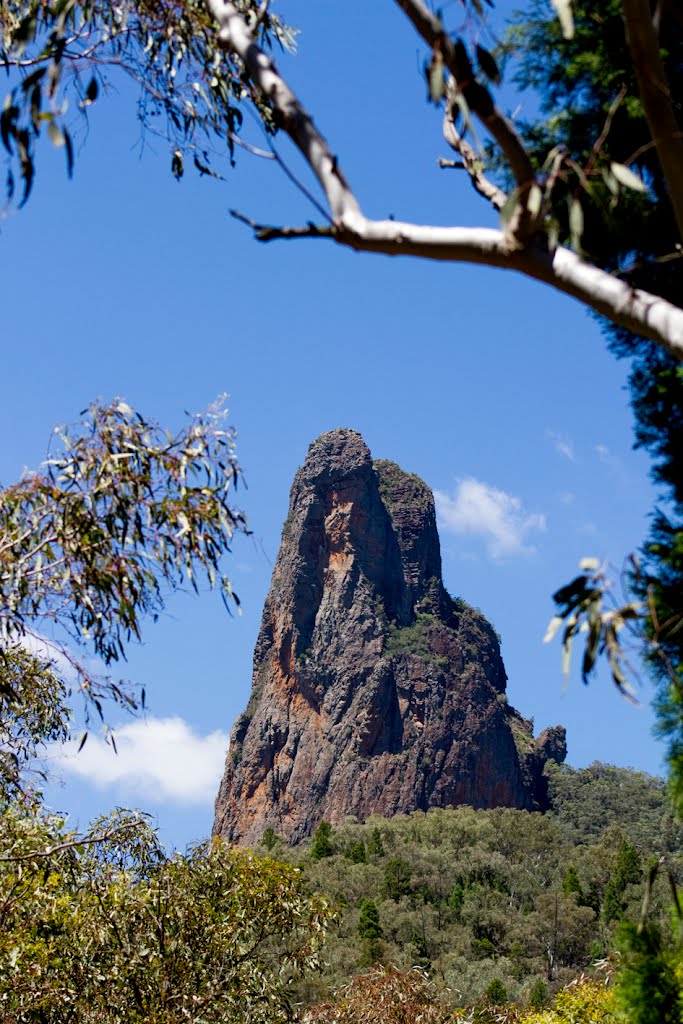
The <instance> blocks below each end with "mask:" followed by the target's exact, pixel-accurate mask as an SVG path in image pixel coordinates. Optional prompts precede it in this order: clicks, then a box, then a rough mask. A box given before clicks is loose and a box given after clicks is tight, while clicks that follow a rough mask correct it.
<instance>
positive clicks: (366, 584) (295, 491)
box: [214, 430, 566, 844]
mask: <svg viewBox="0 0 683 1024" xmlns="http://www.w3.org/2000/svg"><path fill="white" fill-rule="evenodd" d="M506 682H507V677H506V674H505V668H504V666H503V662H502V659H501V656H500V648H499V643H498V639H497V637H496V633H495V631H494V630H493V628H492V626H491V625H490V623H489V622H487V620H486V619H485V618H484V616H483V615H482V614H481V612H479V611H477V610H475V609H474V608H471V607H469V605H467V604H466V603H465V602H464V601H462V600H460V599H456V600H454V599H453V598H451V597H450V596H449V595H448V593H447V592H446V590H445V588H444V586H443V582H442V579H441V552H440V547H439V538H438V534H437V530H436V519H435V514H434V499H433V497H432V493H431V491H430V490H429V488H428V487H427V485H426V484H424V483H423V482H422V480H420V479H419V478H418V477H416V476H413V475H412V474H409V473H405V472H403V470H401V469H400V468H399V467H398V466H397V465H395V463H392V462H385V461H377V462H373V461H372V458H371V456H370V452H369V451H368V448H367V446H366V445H365V442H364V441H363V438H362V437H361V436H360V434H358V433H356V431H353V430H333V431H331V432H330V433H328V434H323V435H322V437H319V438H318V440H317V441H315V442H314V443H313V444H312V445H311V447H310V449H309V451H308V455H307V457H306V461H305V462H304V465H303V466H302V467H301V469H300V470H299V472H298V473H297V475H296V478H295V480H294V485H293V487H292V492H291V496H290V504H289V515H288V517H287V520H286V522H285V524H284V528H283V531H282V545H281V548H280V552H279V555H278V558H277V562H276V564H275V569H274V571H273V579H272V583H271V588H270V592H269V594H268V597H267V599H266V604H265V608H264V611H263V620H262V623H261V630H260V633H259V637H258V641H257V643H256V650H255V653H254V676H253V683H252V693H251V698H250V700H249V704H248V707H247V710H246V711H245V712H244V713H243V714H241V715H240V716H239V717H238V719H237V721H236V722H235V725H234V727H233V730H232V736H231V740H230V750H229V752H228V757H227V762H226V769H225V775H224V777H223V781H222V782H221V786H220V790H219V793H218V797H217V800H216V818H215V824H214V833H216V834H218V835H222V836H225V837H227V838H228V839H230V840H232V841H234V842H237V843H243V844H254V843H256V842H258V840H259V839H260V837H261V836H262V834H263V832H264V830H265V829H266V828H268V827H272V828H273V829H274V830H275V831H276V832H277V833H279V834H280V835H282V836H284V837H285V838H286V839H287V840H288V841H289V842H297V841H299V840H300V839H302V838H303V837H305V836H307V835H309V834H310V833H311V832H312V831H313V830H314V829H315V828H316V826H317V825H318V823H319V822H320V820H321V819H323V818H325V819H326V820H328V821H330V822H332V823H337V822H340V821H341V820H343V819H344V818H345V817H346V816H347V815H355V816H356V817H358V818H360V819H364V818H366V817H367V816H368V815H370V814H381V815H385V816H390V815H393V814H398V813H407V812H410V811H413V810H416V809H422V810H426V809H427V808H428V807H446V806H448V805H456V804H463V803H467V804H471V805H472V806H473V807H495V806H506V807H519V808H527V809H529V810H533V809H543V807H544V805H545V800H546V795H545V785H544V781H545V780H544V777H543V766H544V764H545V762H546V760H548V759H553V760H556V761H562V760H563V759H564V756H565V752H566V745H565V734H564V729H563V728H562V727H561V726H556V727H555V728H554V729H550V730H545V732H544V733H542V734H541V736H539V737H538V739H537V740H534V738H533V732H532V724H531V722H529V721H527V720H526V719H525V718H523V717H522V716H521V715H520V714H519V713H518V712H517V711H515V710H514V709H513V708H511V707H510V706H509V704H508V703H507V699H506V696H505V686H506Z"/></svg>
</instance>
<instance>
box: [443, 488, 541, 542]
mask: <svg viewBox="0 0 683 1024" xmlns="http://www.w3.org/2000/svg"><path fill="white" fill-rule="evenodd" d="M434 498H435V501H436V508H437V512H438V514H439V520H440V525H441V527H442V529H444V530H448V531H450V532H452V533H459V534H473V535H475V536H479V537H482V538H483V539H484V540H485V541H486V546H487V549H488V553H489V554H490V555H491V557H492V558H496V559H497V558H502V557H504V556H505V555H528V554H532V553H533V552H534V551H535V548H534V547H533V545H529V544H527V543H526V539H527V536H528V535H529V534H530V533H534V532H538V531H543V530H545V528H546V520H545V516H544V515H540V514H539V513H531V514H529V513H527V512H526V511H525V509H524V507H523V505H522V502H521V500H520V499H519V498H516V497H515V496H514V495H513V494H508V493H507V492H506V491H501V490H499V489H498V488H497V487H492V486H491V485H490V484H485V483H483V482H482V481H481V480H475V479H474V477H466V478H465V479H463V480H458V481H457V482H456V488H455V491H454V493H453V496H451V495H449V494H445V493H444V492H443V491H435V492H434Z"/></svg>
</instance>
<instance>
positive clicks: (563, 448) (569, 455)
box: [545, 430, 576, 462]
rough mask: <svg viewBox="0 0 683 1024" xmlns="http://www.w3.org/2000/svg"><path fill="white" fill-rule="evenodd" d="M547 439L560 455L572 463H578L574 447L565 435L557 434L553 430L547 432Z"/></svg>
mask: <svg viewBox="0 0 683 1024" xmlns="http://www.w3.org/2000/svg"><path fill="white" fill-rule="evenodd" d="M545 433H546V437H547V438H548V440H549V441H552V444H553V447H554V449H555V451H556V452H557V454H558V455H562V456H564V458H565V459H569V461H570V462H576V453H575V451H574V445H573V444H572V442H571V441H570V440H569V438H568V437H567V436H566V435H565V434H556V433H555V431H553V430H546V432H545Z"/></svg>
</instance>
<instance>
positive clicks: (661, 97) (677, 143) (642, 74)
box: [622, 0, 683, 239]
mask: <svg viewBox="0 0 683 1024" xmlns="http://www.w3.org/2000/svg"><path fill="white" fill-rule="evenodd" d="M622 11H623V15H624V23H625V25H626V39H627V42H628V48H629V52H630V54H631V60H632V61H633V69H634V71H635V74H636V79H637V81H638V92H639V93H640V99H641V101H642V104H643V110H644V111H645V117H646V118H647V123H648V127H649V129H650V134H651V136H652V138H653V140H654V142H655V145H656V147H657V156H658V157H659V162H660V164H661V167H662V171H663V172H664V179H665V181H666V184H667V188H668V191H669V199H670V201H671V206H672V208H673V211H674V216H675V218H676V224H677V225H678V231H679V234H680V236H681V239H683V138H682V137H681V129H680V127H679V125H678V122H677V120H676V112H675V108H674V101H673V97H672V95H671V89H670V87H669V83H668V81H667V78H666V72H665V70H664V64H663V63H662V58H661V55H660V52H659V42H658V39H657V35H656V33H655V28H654V25H653V24H652V15H651V13H650V4H649V3H648V0H622Z"/></svg>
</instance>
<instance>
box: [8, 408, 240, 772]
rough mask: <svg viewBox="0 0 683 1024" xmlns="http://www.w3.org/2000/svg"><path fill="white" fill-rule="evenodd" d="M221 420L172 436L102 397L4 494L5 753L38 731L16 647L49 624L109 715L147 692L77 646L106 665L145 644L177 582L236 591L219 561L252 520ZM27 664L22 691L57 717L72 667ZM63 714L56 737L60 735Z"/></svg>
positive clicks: (205, 420) (93, 703) (194, 424)
mask: <svg viewBox="0 0 683 1024" xmlns="http://www.w3.org/2000/svg"><path fill="white" fill-rule="evenodd" d="M224 416H225V413H224V410H223V409H222V407H221V406H220V405H217V406H216V407H215V408H214V409H212V410H210V411H209V413H208V414H206V415H204V416H195V417H193V418H192V420H191V421H190V423H189V425H188V426H187V427H186V428H184V429H183V430H181V431H179V432H178V433H177V434H176V435H175V436H174V435H171V434H169V433H167V432H166V431H164V430H162V429H161V427H159V425H158V424H156V423H154V422H153V421H148V420H145V419H144V418H143V417H142V416H140V415H139V414H137V413H135V412H134V411H133V410H132V409H131V408H130V407H129V406H128V405H126V403H125V402H121V401H116V402H114V403H112V404H110V405H93V406H91V407H90V409H89V410H87V411H86V413H85V415H84V418H83V420H82V422H81V423H80V424H79V425H78V426H77V427H76V428H59V429H58V430H57V431H56V434H55V441H56V444H55V445H54V447H53V449H52V450H51V451H50V453H49V454H48V457H47V459H46V461H45V463H44V464H43V466H42V467H41V468H40V470H39V471H37V472H34V473H29V474H27V475H26V476H25V477H24V478H23V479H22V480H20V481H19V482H18V483H16V484H12V485H10V486H8V487H5V488H4V489H3V490H1V491H0V636H1V637H2V649H3V652H4V658H3V661H2V662H1V663H0V680H1V681H2V689H3V692H4V693H6V694H7V695H8V697H7V700H14V701H15V704H14V705H13V707H14V713H15V715H18V716H19V717H18V718H16V717H15V725H14V726H13V727H12V729H13V731H12V732H11V734H8V735H7V737H6V738H5V744H6V745H8V746H6V749H8V750H10V751H11V750H14V753H15V754H17V755H18V756H20V757H21V756H22V755H21V754H20V752H19V748H20V747H21V744H22V743H24V742H25V741H26V739H27V729H28V728H29V725H28V721H27V720H26V719H25V720H24V722H23V724H22V725H20V724H19V722H20V719H21V715H22V714H24V715H25V714H28V711H27V710H26V709H25V710H24V712H22V711H21V709H20V707H19V705H18V704H17V703H16V701H17V700H19V701H20V703H21V699H22V698H20V697H17V696H16V695H17V694H18V693H19V690H18V689H17V687H18V682H17V679H16V676H17V671H16V669H14V670H13V668H12V665H13V664H14V665H16V663H17V659H19V660H20V661H21V664H22V665H23V666H24V668H25V667H26V664H27V655H25V654H24V655H22V654H20V653H19V652H18V650H17V644H18V643H20V642H21V643H27V642H34V644H35V643H38V644H40V643H41V642H42V641H41V635H43V634H45V633H48V632H49V633H50V645H51V649H52V650H53V651H54V652H56V653H59V654H60V655H61V657H62V659H63V660H64V659H66V662H67V663H68V664H69V665H70V666H71V667H72V668H73V669H74V670H75V671H76V672H77V673H78V677H79V686H80V689H81V691H82V693H83V694H84V696H85V697H86V706H87V708H88V709H89V708H94V709H96V710H97V712H98V714H99V715H100V716H102V715H103V712H102V700H103V699H104V698H105V697H108V698H111V699H113V700H114V701H116V702H118V703H119V704H120V705H122V706H124V707H128V708H133V709H134V708H135V707H137V704H138V698H137V697H136V696H135V695H134V694H133V693H132V692H131V690H130V688H127V687H126V686H125V685H124V684H121V683H118V682H115V681H114V680H113V679H111V678H106V677H102V676H98V675H97V674H95V673H93V671H92V670H91V669H90V668H89V666H88V664H87V663H86V662H85V660H84V659H83V658H81V657H80V656H77V654H76V653H74V651H75V646H76V647H81V648H83V649H87V648H89V649H90V651H91V652H92V653H93V654H95V655H96V656H97V657H98V658H99V659H101V661H102V663H103V664H104V666H110V665H112V664H113V663H115V662H117V661H119V660H120V659H121V658H123V657H124V656H125V649H126V644H127V643H129V642H130V641H131V640H134V639H140V637H141V628H142V619H143V617H144V616H146V615H147V616H151V617H156V616H157V615H158V614H159V613H160V612H161V610H162V609H163V607H164V601H165V598H166V597H167V595H168V592H169V591H170V590H172V589H174V588H177V587H181V586H190V587H192V588H194V589H195V590H197V588H198V586H199V584H200V582H206V583H208V584H209V585H210V586H216V587H219V588H220V591H221V594H222V596H223V599H224V601H225V602H226V605H228V602H230V601H236V600H237V599H236V597H235V595H234V594H233V593H232V589H231V587H230V582H229V580H228V578H227V577H226V576H223V575H222V574H221V558H222V556H223V555H224V554H225V553H226V552H228V551H229V550H230V546H231V543H232V539H233V537H234V534H235V533H236V532H247V528H246V520H245V517H244V514H243V513H242V512H241V511H240V510H239V509H237V508H236V507H235V506H234V505H233V504H232V496H233V491H234V489H235V487H236V485H237V483H238V481H239V477H240V468H239V465H238V462H237V458H236V455H235V434H234V431H233V430H232V428H228V427H226V426H225V425H224ZM67 641H68V643H67ZM74 645H75V646H74ZM66 667H68V665H67V666H66ZM31 671H32V676H33V678H34V679H35V680H36V682H35V683H34V684H33V690H32V691H31V692H29V690H28V689H27V686H28V685H29V684H28V683H27V682H26V679H30V678H31V676H30V675H29V676H28V677H24V682H23V683H22V684H21V686H22V687H23V690H22V691H21V692H22V693H23V698H25V700H27V701H29V702H30V701H34V702H35V705H36V706H35V709H34V712H33V714H38V713H41V714H46V715H50V714H53V715H56V716H57V719H59V721H61V718H60V717H59V716H60V715H61V711H60V710H59V708H61V707H63V701H64V699H65V698H66V696H67V690H68V687H67V684H66V682H65V681H64V678H63V674H62V682H61V683H59V682H57V681H56V680H55V676H56V675H58V674H59V673H58V668H57V663H56V662H55V661H53V663H52V666H51V667H48V666H47V665H46V664H45V662H44V661H43V662H41V661H40V660H38V661H36V662H35V663H34V666H33V669H32V670H31ZM41 679H42V684H41V686H40V687H38V682H37V681H38V680H41ZM37 687H38V688H37ZM12 694H14V697H13V696H12ZM142 699H143V702H144V691H143V694H142ZM50 707H52V710H50ZM8 708H9V706H8ZM39 708H42V711H40V712H39V711H38V709H39ZM10 710H11V709H10ZM57 719H55V721H54V722H53V724H52V727H51V730H47V731H48V732H50V731H51V732H52V733H55V732H59V729H60V726H59V724H58V721H57ZM38 724H40V723H38ZM41 729H42V725H41ZM42 731H43V737H44V738H47V733H46V732H45V730H44V729H43V730H42ZM24 749H28V748H24Z"/></svg>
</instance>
